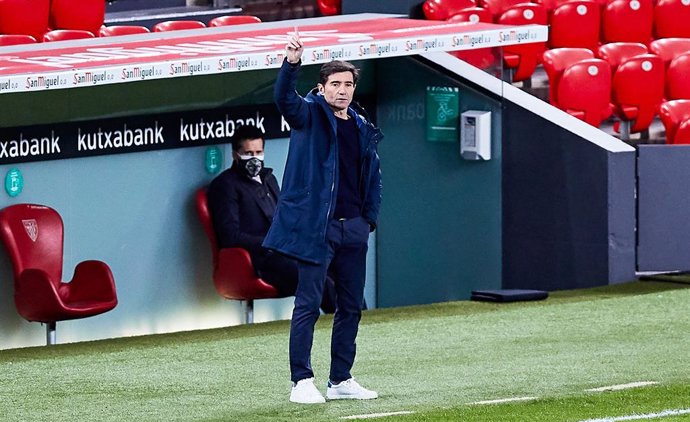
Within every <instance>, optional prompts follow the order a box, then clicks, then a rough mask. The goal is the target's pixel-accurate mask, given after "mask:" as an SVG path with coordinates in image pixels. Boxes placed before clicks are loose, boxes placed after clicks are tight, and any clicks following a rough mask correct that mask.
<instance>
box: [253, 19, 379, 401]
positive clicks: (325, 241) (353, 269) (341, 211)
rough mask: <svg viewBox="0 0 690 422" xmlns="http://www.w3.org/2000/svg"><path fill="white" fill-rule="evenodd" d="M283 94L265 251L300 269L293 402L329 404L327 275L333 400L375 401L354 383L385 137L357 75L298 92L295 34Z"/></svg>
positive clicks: (331, 72) (326, 72) (335, 70)
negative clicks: (320, 350) (284, 149)
mask: <svg viewBox="0 0 690 422" xmlns="http://www.w3.org/2000/svg"><path fill="white" fill-rule="evenodd" d="M286 50H287V55H286V59H285V61H284V62H283V65H282V67H281V69H280V72H279V74H278V79H277V81H276V85H275V101H276V104H277V106H278V109H279V110H280V112H281V114H282V115H283V117H284V118H285V120H286V121H287V122H288V123H289V124H290V127H291V129H292V132H291V135H290V147H289V151H288V157H287V163H286V167H285V173H284V176H283V194H282V195H281V197H280V201H279V203H278V208H277V210H276V214H275V216H274V218H273V223H272V225H271V228H270V230H269V232H268V235H267V236H266V239H265V240H264V243H263V245H264V246H265V247H266V248H269V249H273V250H276V251H278V252H280V253H283V254H286V255H289V256H292V257H294V258H296V259H297V267H298V272H299V284H298V286H297V292H296V294H295V307H294V310H293V313H292V322H291V326H290V372H291V378H292V382H293V387H292V392H291V394H290V401H292V402H296V403H323V402H325V399H324V397H323V396H322V395H321V393H320V392H319V390H318V389H317V388H316V387H315V385H314V372H313V371H312V368H311V348H312V343H313V337H314V325H315V324H316V320H317V319H318V317H319V302H320V301H321V296H322V294H323V289H324V281H325V279H326V274H327V273H328V274H330V275H331V277H332V278H333V279H334V281H335V289H336V300H337V307H336V313H335V316H334V319H333V333H332V338H331V368H330V376H329V380H328V389H327V392H326V396H327V397H328V398H329V399H375V398H377V397H378V394H377V393H376V392H374V391H370V390H367V389H366V388H364V387H362V386H360V385H359V384H358V383H357V382H356V381H355V380H354V378H353V377H352V375H351V374H350V370H351V369H352V366H353V364H354V360H355V353H356V343H355V340H356V337H357V330H358V328H359V321H360V318H361V315H362V304H363V297H364V279H365V275H366V255H367V242H368V239H369V233H370V232H371V231H373V230H374V229H375V228H376V222H377V218H378V213H379V205H380V203H381V174H380V171H379V157H378V154H377V144H378V142H379V140H381V138H382V134H381V131H380V130H379V129H378V128H376V127H375V126H374V125H373V124H371V123H370V122H369V121H368V119H367V118H365V117H364V116H365V115H366V113H365V112H364V110H363V109H362V108H361V107H359V106H358V105H357V104H356V103H352V96H353V94H354V91H355V87H356V85H357V79H358V76H359V71H358V69H357V68H355V67H354V66H353V65H352V64H350V63H348V62H343V61H332V62H330V63H327V64H324V65H323V66H322V67H321V71H320V77H319V78H320V80H319V83H318V85H317V88H315V89H314V90H312V91H311V92H310V93H309V94H308V95H307V96H306V98H303V97H301V96H300V95H299V94H298V93H297V92H296V90H295V87H296V83H297V76H298V74H299V70H300V65H301V57H302V53H303V51H304V47H303V45H302V42H301V40H300V38H299V34H298V33H297V31H295V33H294V34H293V35H291V36H290V38H289V40H288V44H287V46H286Z"/></svg>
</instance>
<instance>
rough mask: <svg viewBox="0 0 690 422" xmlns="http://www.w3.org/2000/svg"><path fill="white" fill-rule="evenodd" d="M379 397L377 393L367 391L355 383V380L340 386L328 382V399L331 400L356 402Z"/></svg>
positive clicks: (351, 379) (352, 379) (347, 381)
mask: <svg viewBox="0 0 690 422" xmlns="http://www.w3.org/2000/svg"><path fill="white" fill-rule="evenodd" d="M378 396H379V395H378V393H377V392H376V391H371V390H367V389H366V388H364V387H362V386H361V385H359V384H358V383H357V381H355V379H354V378H350V379H349V380H345V381H343V382H341V383H339V384H332V383H331V382H330V381H328V391H326V397H328V399H329V400H339V399H355V400H371V399H375V398H377V397H378Z"/></svg>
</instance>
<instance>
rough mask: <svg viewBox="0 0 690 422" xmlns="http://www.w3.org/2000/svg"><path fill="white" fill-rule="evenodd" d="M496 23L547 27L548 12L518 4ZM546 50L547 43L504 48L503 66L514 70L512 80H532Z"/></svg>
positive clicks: (525, 4)
mask: <svg viewBox="0 0 690 422" xmlns="http://www.w3.org/2000/svg"><path fill="white" fill-rule="evenodd" d="M496 23H498V24H501V25H529V24H536V25H546V24H547V16H546V10H545V9H544V7H543V6H541V5H538V4H534V3H522V4H518V5H515V6H511V7H509V8H507V9H506V10H505V11H504V12H503V14H502V15H501V16H500V17H499V18H498V20H497V21H496ZM545 50H546V43H545V42H538V43H529V44H515V45H509V46H505V47H503V64H504V65H505V67H506V68H508V69H514V73H513V74H512V78H511V80H512V81H513V82H517V81H524V80H527V79H530V78H531V77H532V73H534V69H536V67H537V64H538V63H539V60H540V58H541V57H542V55H543V54H544V51H545Z"/></svg>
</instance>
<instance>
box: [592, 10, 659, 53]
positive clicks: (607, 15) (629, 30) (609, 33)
mask: <svg viewBox="0 0 690 422" xmlns="http://www.w3.org/2000/svg"><path fill="white" fill-rule="evenodd" d="M601 22H602V25H601V28H602V34H601V36H602V39H603V41H604V42H605V43H607V42H639V43H644V44H647V43H649V42H650V41H651V40H652V24H653V22H654V7H653V5H652V0H612V1H609V2H608V4H606V6H605V7H604V10H603V13H602V16H601Z"/></svg>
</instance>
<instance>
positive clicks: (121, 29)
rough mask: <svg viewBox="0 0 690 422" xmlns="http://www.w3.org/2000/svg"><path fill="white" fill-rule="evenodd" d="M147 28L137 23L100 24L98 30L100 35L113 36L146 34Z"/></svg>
mask: <svg viewBox="0 0 690 422" xmlns="http://www.w3.org/2000/svg"><path fill="white" fill-rule="evenodd" d="M149 32H151V31H149V29H148V28H147V27H145V26H139V25H113V26H102V27H101V30H100V32H99V36H101V37H115V36H118V35H134V34H148V33H149Z"/></svg>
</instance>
